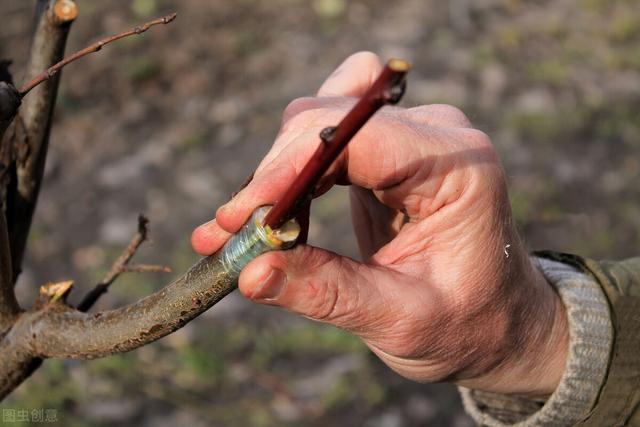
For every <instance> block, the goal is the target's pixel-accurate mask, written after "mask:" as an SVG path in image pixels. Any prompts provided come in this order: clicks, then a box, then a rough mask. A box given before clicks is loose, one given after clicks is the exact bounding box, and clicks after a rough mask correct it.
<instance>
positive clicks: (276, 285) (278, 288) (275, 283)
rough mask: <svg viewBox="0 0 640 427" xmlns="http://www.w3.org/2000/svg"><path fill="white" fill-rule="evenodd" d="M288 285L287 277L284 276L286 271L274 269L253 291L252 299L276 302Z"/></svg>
mask: <svg viewBox="0 0 640 427" xmlns="http://www.w3.org/2000/svg"><path fill="white" fill-rule="evenodd" d="M286 283H287V275H286V274H284V271H282V270H280V269H277V268H274V269H272V270H271V272H270V273H269V275H268V276H267V278H266V279H264V280H263V281H262V283H260V285H258V287H257V288H256V290H255V291H253V293H252V294H251V299H263V300H274V299H276V298H278V296H280V294H281V293H282V290H283V289H284V285H285V284H286Z"/></svg>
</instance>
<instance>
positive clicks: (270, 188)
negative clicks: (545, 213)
mask: <svg viewBox="0 0 640 427" xmlns="http://www.w3.org/2000/svg"><path fill="white" fill-rule="evenodd" d="M381 68H382V66H381V63H380V60H379V58H378V57H377V56H375V55H374V54H371V53H367V52H361V53H358V54H355V55H352V56H351V57H349V58H348V59H347V60H346V61H345V62H344V63H343V64H342V65H341V66H340V67H339V68H338V69H337V70H336V71H335V72H334V73H333V74H332V75H331V76H330V77H329V78H328V79H327V81H326V82H325V83H324V84H323V85H322V87H321V88H320V90H319V92H318V96H317V97H315V98H302V99H298V100H295V101H293V102H292V103H291V104H290V105H289V106H288V107H287V108H286V109H285V111H284V114H283V122H282V127H281V130H280V132H279V134H278V136H277V139H276V141H275V143H274V145H273V147H272V149H271V151H270V152H269V153H268V154H267V155H266V157H265V158H264V160H263V161H262V162H261V164H260V166H259V168H258V170H257V172H256V174H255V177H254V179H253V181H252V182H251V183H250V185H249V186H247V187H246V188H245V189H244V190H243V191H241V192H240V193H239V194H238V195H237V196H236V197H235V198H234V199H233V200H231V201H230V202H229V203H228V204H226V205H224V206H222V207H221V208H220V209H219V210H218V212H217V214H216V218H215V219H214V220H212V221H210V222H208V223H206V224H203V225H202V226H200V227H198V228H197V229H196V230H195V231H194V233H193V236H192V244H193V247H194V249H195V250H196V251H197V252H199V253H201V254H204V255H206V254H210V253H213V252H214V251H215V250H217V249H218V248H219V247H220V246H221V245H222V244H223V243H224V242H225V241H226V240H227V238H228V237H229V235H230V233H233V232H235V231H237V230H238V229H239V228H240V227H241V226H242V224H243V223H244V222H245V221H246V220H247V219H248V218H249V217H250V215H251V213H252V212H253V210H254V209H255V208H256V207H258V206H260V205H264V204H268V203H273V202H274V201H275V200H277V198H278V197H279V195H280V194H282V192H283V190H284V189H285V188H286V187H287V186H288V185H289V183H290V182H291V181H292V180H293V179H294V178H295V176H296V175H297V173H298V172H299V171H300V170H301V169H302V167H303V166H304V164H305V163H306V161H307V159H309V157H310V156H311V154H312V153H313V151H314V150H315V147H316V144H317V143H319V140H318V133H319V132H320V130H321V129H323V128H324V127H326V126H329V125H335V124H336V123H338V122H339V120H340V119H341V118H342V117H343V116H344V114H345V113H346V112H347V111H348V110H349V109H350V108H351V107H352V106H353V104H354V103H355V100H356V97H358V96H360V95H361V94H362V93H363V92H364V91H365V90H366V89H367V88H368V87H369V85H370V84H371V83H372V82H373V80H374V79H375V78H376V76H377V75H378V74H379V72H380V70H381ZM334 184H345V185H350V198H351V207H352V218H353V224H354V228H355V231H356V235H357V238H358V243H359V246H360V249H361V252H362V255H363V259H364V260H365V261H364V262H357V261H354V260H352V259H349V258H346V257H342V256H340V255H337V254H335V253H331V252H328V251H325V250H323V249H320V248H315V247H313V246H309V245H299V246H297V247H296V248H295V249H294V250H291V251H284V252H273V253H269V254H265V255H262V256H260V257H259V258H257V259H255V260H254V261H252V262H251V263H250V264H249V265H248V266H247V267H246V268H245V269H244V270H243V272H242V274H241V276H240V282H239V286H240V290H241V292H242V293H243V294H244V295H245V296H246V297H248V298H250V299H252V300H253V301H255V302H258V303H262V304H270V305H276V306H281V307H285V308H287V309H289V310H291V311H293V312H296V313H299V314H302V315H304V316H307V317H309V318H311V319H315V320H319V321H323V322H327V323H331V324H333V325H336V326H338V327H340V328H344V329H346V330H348V331H351V332H352V333H354V334H356V335H358V336H359V337H360V338H362V339H363V340H364V342H365V343H366V344H367V345H368V346H369V347H370V348H371V350H372V351H373V352H375V353H376V354H377V355H378V356H379V357H380V358H381V359H382V360H383V361H384V362H385V363H386V364H387V365H388V366H390V367H391V368H392V369H394V370H395V371H397V372H398V373H400V374H401V375H403V376H405V377H406V378H409V379H412V380H416V381H420V382H435V381H451V382H455V383H457V384H460V385H464V386H467V387H471V388H476V389H482V390H487V391H495V392H501V393H518V394H523V395H529V396H546V395H549V394H550V393H551V392H553V390H554V389H555V387H556V386H557V384H558V382H559V380H560V377H561V375H562V372H563V369H564V363H565V360H566V354H567V346H568V332H567V329H568V328H567V324H566V314H565V311H564V307H563V305H562V303H561V301H560V299H559V297H558V296H557V294H556V293H555V292H554V290H553V288H552V287H551V286H550V285H549V284H548V283H547V282H546V281H545V279H544V278H543V276H542V275H541V274H540V272H539V271H538V270H537V269H536V267H535V266H534V265H533V264H532V262H531V260H530V259H529V256H528V254H527V251H526V249H525V248H524V245H523V243H522V240H521V239H520V237H519V236H518V233H517V231H516V227H515V226H514V222H513V218H512V214H511V210H510V207H509V200H508V196H507V191H506V184H505V175H504V172H503V170H502V167H501V165H500V162H499V159H498V157H497V155H496V153H495V150H494V148H493V147H492V144H491V140H490V138H489V137H488V136H487V135H486V134H484V133H483V132H481V131H479V130H476V129H474V128H473V127H472V125H471V123H470V122H469V120H468V119H467V117H466V116H465V115H464V114H463V113H462V112H461V111H459V110H458V109H456V108H454V107H451V106H447V105H424V106H419V107H414V108H408V109H407V108H400V107H385V108H383V109H382V110H381V111H380V112H379V113H377V114H376V115H375V116H374V117H373V118H372V120H371V121H370V122H369V123H367V124H366V125H365V126H364V127H363V129H362V130H361V131H360V132H359V133H358V134H357V135H356V137H355V138H354V139H353V141H352V142H351V143H350V145H349V146H348V148H347V150H346V151H345V153H343V155H342V156H341V157H340V158H339V160H338V161H337V162H336V163H335V164H334V165H333V166H332V167H331V169H330V170H329V172H328V173H327V174H326V175H325V177H324V178H323V180H322V181H321V183H320V185H319V189H318V192H317V193H318V194H317V195H319V194H321V193H322V192H324V191H326V190H327V189H328V188H329V187H330V186H331V185H334Z"/></svg>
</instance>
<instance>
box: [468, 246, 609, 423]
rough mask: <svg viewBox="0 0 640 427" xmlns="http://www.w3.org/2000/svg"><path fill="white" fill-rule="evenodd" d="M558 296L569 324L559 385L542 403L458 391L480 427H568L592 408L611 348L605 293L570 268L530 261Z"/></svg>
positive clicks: (590, 279)
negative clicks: (566, 346)
mask: <svg viewBox="0 0 640 427" xmlns="http://www.w3.org/2000/svg"><path fill="white" fill-rule="evenodd" d="M534 261H535V263H536V264H537V266H538V268H540V270H541V271H542V273H543V274H544V276H545V277H546V279H547V280H548V281H549V283H551V284H552V285H553V286H554V287H555V288H556V289H557V290H558V293H559V294H560V297H561V299H562V302H563V303H564V305H565V307H566V309H567V314H568V320H569V335H570V342H569V353H568V358H567V364H566V367H565V371H564V374H563V375H562V378H561V380H560V384H558V387H557V388H556V390H555V391H554V392H553V394H552V395H551V396H550V397H549V399H548V400H547V401H546V402H539V401H536V400H531V399H526V398H522V397H518V396H508V395H501V394H496V393H488V392H480V391H476V390H470V389H466V388H463V387H459V389H460V393H461V395H462V401H463V403H464V406H465V409H466V411H467V412H468V413H469V415H471V417H473V419H474V420H475V421H476V422H477V423H478V424H480V425H482V426H487V427H505V426H519V427H533V426H536V427H537V426H553V427H562V426H571V425H573V424H575V423H576V422H578V421H580V420H581V419H583V418H584V416H585V415H586V414H587V413H588V411H589V410H590V409H591V408H592V407H593V405H594V403H595V401H596V399H597V397H598V393H599V391H600V388H601V386H602V384H603V382H604V380H605V377H606V372H607V365H608V361H609V354H610V351H611V346H612V343H613V327H612V323H611V313H610V310H609V305H608V303H607V299H606V297H605V295H604V292H603V291H602V289H601V288H600V285H599V284H598V283H597V282H596V281H595V280H594V279H593V278H592V277H590V276H588V275H586V274H584V273H582V272H580V271H578V270H576V269H575V268H574V267H572V266H570V265H566V264H563V263H559V262H556V261H551V260H547V259H543V258H534Z"/></svg>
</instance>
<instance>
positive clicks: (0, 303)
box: [0, 204, 20, 336]
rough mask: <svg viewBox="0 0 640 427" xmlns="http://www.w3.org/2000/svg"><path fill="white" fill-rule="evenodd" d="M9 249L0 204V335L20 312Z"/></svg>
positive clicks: (5, 223) (7, 235)
mask: <svg viewBox="0 0 640 427" xmlns="http://www.w3.org/2000/svg"><path fill="white" fill-rule="evenodd" d="M10 251H11V249H10V248H9V232H8V230H7V222H6V220H5V215H4V212H3V209H2V205H1V204H0V336H2V335H3V334H4V331H5V330H6V329H7V328H8V327H9V326H10V325H11V323H12V322H13V320H14V319H15V317H16V316H17V315H18V313H19V312H20V306H19V305H18V301H17V300H16V295H15V293H14V291H13V273H12V271H11V252H10Z"/></svg>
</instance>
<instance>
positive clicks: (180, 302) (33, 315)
mask: <svg viewBox="0 0 640 427" xmlns="http://www.w3.org/2000/svg"><path fill="white" fill-rule="evenodd" d="M234 287H235V284H234V282H233V280H231V279H230V278H229V275H228V274H227V273H226V272H225V270H224V268H223V267H222V265H221V264H220V261H219V259H218V256H217V255H213V256H211V257H208V258H203V259H202V260H201V261H200V262H198V263H197V264H195V265H194V266H193V267H192V268H191V269H190V270H189V271H188V272H187V273H186V274H184V275H183V276H182V277H180V278H179V279H177V280H176V281H174V282H173V283H171V284H169V285H167V286H166V287H165V288H163V289H162V290H160V291H158V292H156V293H154V294H152V295H149V296H148V297H146V298H143V299H141V300H140V301H138V302H136V303H133V304H130V305H128V306H125V307H121V308H118V309H115V310H110V311H104V312H99V313H95V314H89V313H82V312H80V311H77V310H74V309H72V308H70V307H68V306H66V305H64V304H51V305H49V306H47V307H45V308H43V309H41V310H35V311H29V312H26V313H24V314H22V315H21V316H20V317H19V318H18V320H17V321H16V323H15V324H14V326H13V328H11V330H10V331H9V333H8V334H7V335H6V336H5V337H4V341H6V342H9V343H12V344H13V345H15V346H18V347H22V346H26V347H27V348H29V349H31V350H32V351H33V353H32V356H37V357H43V358H46V357H59V358H71V359H92V358H96V357H103V356H107V355H110V354H114V353H122V352H125V351H129V350H133V349H135V348H138V347H140V346H142V345H145V344H148V343H150V342H152V341H155V340H157V339H158V338H161V337H163V336H165V335H167V334H169V333H171V332H173V331H175V330H176V329H178V328H180V327H182V326H183V325H184V324H185V323H187V322H188V321H190V320H191V319H193V318H195V317H196V316H198V315H199V314H200V313H202V312H203V311H205V310H207V309H208V308H209V307H211V306H212V305H214V304H215V303H216V302H218V301H220V300H221V299H222V298H223V297H224V296H225V295H227V294H228V293H229V292H231V291H232V290H233V289H234ZM3 359H4V355H2V354H0V361H2V363H0V377H2V376H3V372H2V371H4V369H3V366H4V364H5V363H4V360H3Z"/></svg>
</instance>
